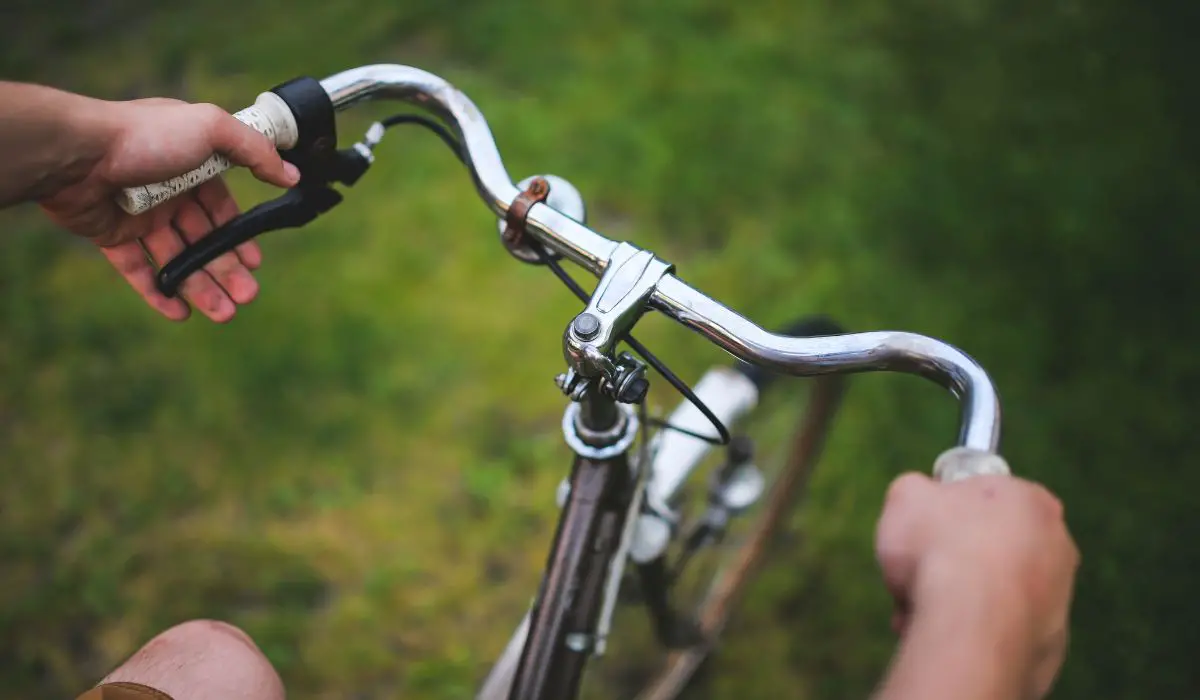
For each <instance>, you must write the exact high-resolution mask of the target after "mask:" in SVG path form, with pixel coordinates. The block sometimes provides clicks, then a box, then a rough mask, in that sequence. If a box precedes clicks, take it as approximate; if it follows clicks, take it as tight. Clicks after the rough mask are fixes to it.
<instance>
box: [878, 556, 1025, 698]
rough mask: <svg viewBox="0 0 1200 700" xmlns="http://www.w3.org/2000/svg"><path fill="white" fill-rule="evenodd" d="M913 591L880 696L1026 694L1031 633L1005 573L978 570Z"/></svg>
mask: <svg viewBox="0 0 1200 700" xmlns="http://www.w3.org/2000/svg"><path fill="white" fill-rule="evenodd" d="M931 573H932V572H931ZM918 589H919V590H918V595H917V596H916V598H915V599H914V601H913V607H912V610H911V617H910V619H909V623H908V627H907V629H906V630H905V633H904V639H903V641H902V642H901V645H900V649H899V651H898V653H897V655H896V657H895V659H894V661H893V666H892V668H891V670H890V671H889V676H888V679H887V681H886V682H885V685H884V687H883V689H882V691H881V693H880V694H879V696H878V697H879V700H910V699H916V698H920V699H921V700H943V699H944V700H1020V699H1023V698H1025V695H1026V692H1027V690H1026V689H1027V687H1028V683H1029V676H1030V674H1031V672H1032V661H1033V653H1032V652H1033V648H1032V647H1033V632H1032V623H1031V619H1030V615H1029V611H1028V606H1027V605H1026V603H1025V601H1024V599H1023V598H1022V596H1021V594H1020V592H1019V591H1018V590H1017V589H1016V587H1014V586H1011V585H1008V584H1007V583H1006V582H1005V580H1004V578H1003V577H996V576H987V575H976V576H956V577H944V578H940V579H938V580H936V582H934V581H930V582H929V583H927V584H926V583H924V582H923V585H921V586H919V587H918Z"/></svg>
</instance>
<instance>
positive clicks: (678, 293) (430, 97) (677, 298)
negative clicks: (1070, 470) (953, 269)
mask: <svg viewBox="0 0 1200 700" xmlns="http://www.w3.org/2000/svg"><path fill="white" fill-rule="evenodd" d="M321 87H323V88H324V89H325V91H326V92H327V93H328V94H329V97H330V99H331V100H332V102H333V105H334V108H335V109H338V110H342V109H346V108H348V107H351V106H352V105H355V104H357V103H359V102H362V101H365V100H375V99H388V100H401V101H404V102H409V103H411V104H413V105H415V106H418V107H421V108H423V109H426V110H428V111H430V112H431V113H433V114H435V115H436V116H438V117H440V118H441V119H443V120H444V121H445V122H446V123H447V125H448V126H450V127H451V128H452V129H453V130H454V131H455V132H456V134H457V135H458V137H459V138H460V140H461V142H462V144H463V150H464V153H463V154H462V155H463V159H464V161H465V163H466V165H467V167H468V170H469V171H470V173H471V178H472V180H473V181H474V183H475V188H476V190H477V191H478V192H479V195H480V196H481V197H482V198H483V201H484V202H485V203H486V204H487V205H488V207H489V208H490V209H491V210H492V211H493V212H494V213H495V214H496V215H497V216H499V217H504V216H505V214H506V213H507V212H508V208H509V205H510V204H511V203H512V202H513V200H514V199H516V198H517V196H518V195H519V194H520V193H521V191H520V190H519V189H518V188H517V186H516V185H515V184H514V183H513V181H512V179H511V178H510V177H509V175H508V172H507V171H506V170H505V168H504V163H503V161H502V160H501V158H500V153H499V151H498V149H497V147H496V141H495V139H494V138H493V137H492V133H491V130H490V129H489V128H488V125H487V121H486V120H485V119H484V117H483V114H482V113H481V112H480V111H479V109H478V108H477V107H476V106H475V104H474V103H473V102H471V100H470V99H469V98H468V97H467V96H466V95H464V94H463V93H462V92H460V91H459V90H457V89H456V88H454V86H452V85H451V84H450V83H448V82H446V81H445V80H443V79H442V78H439V77H438V76H436V75H433V74H432V73H428V72H426V71H423V70H420V69H417V68H412V67H409V66H401V65H386V64H385V65H372V66H363V67H360V68H354V69H351V70H348V71H344V72H342V73H337V74H335V75H332V76H330V77H328V78H326V79H324V80H322V81H321ZM525 222H526V231H527V233H529V234H530V235H532V236H534V237H536V238H537V239H538V240H539V241H540V242H541V243H542V244H543V245H545V246H546V247H547V248H549V249H551V250H553V251H555V252H557V253H559V254H560V255H562V256H563V257H565V258H568V259H570V260H571V261H573V262H575V263H576V264H578V265H579V266H581V267H583V268H584V269H586V270H587V271H588V272H591V273H592V274H594V275H597V276H600V275H602V274H603V273H604V271H605V269H606V268H607V267H608V265H609V262H610V260H612V259H613V256H614V254H615V253H616V252H617V250H618V247H619V246H622V245H626V246H627V245H628V244H621V243H619V242H616V241H612V240H609V239H608V238H605V237H604V236H602V235H600V234H598V233H596V232H595V231H593V230H591V229H590V228H588V227H587V226H584V225H583V224H580V223H578V222H576V221H575V220H573V219H571V218H569V217H567V216H565V215H563V214H561V213H559V212H558V211H556V210H554V209H552V208H550V207H549V206H546V205H545V204H534V205H533V206H532V207H531V208H530V209H529V211H528V216H527V217H526V219H525ZM648 304H649V306H650V307H652V308H654V309H657V310H658V311H660V312H662V313H663V314H665V315H666V316H668V317H670V318H672V319H674V320H675V321H678V322H679V323H681V324H683V325H684V326H686V327H688V328H691V329H692V330H694V331H697V332H698V333H700V334H701V335H703V336H704V337H705V338H707V339H708V340H710V341H711V342H713V343H714V344H716V345H717V346H719V347H721V348H723V349H724V350H726V351H727V352H729V353H731V354H733V355H734V356H736V357H738V358H740V359H742V360H744V361H746V362H749V363H752V364H757V365H762V366H764V367H767V368H769V369H772V370H776V371H780V372H784V373H788V374H793V375H798V376H812V375H819V374H832V373H847V372H869V371H892V372H903V373H908V374H917V375H920V376H923V377H925V378H927V379H930V380H933V381H935V382H937V383H938V384H940V385H942V386H943V387H945V388H947V389H949V390H950V391H951V392H952V393H953V394H954V395H955V396H956V397H958V399H959V402H960V404H961V409H962V411H961V425H960V431H959V444H960V445H962V446H964V447H970V448H973V449H977V450H983V451H987V452H994V451H995V450H996V446H997V443H998V442H999V435H1000V404H999V399H998V397H997V395H996V390H995V387H994V386H993V384H992V381H991V379H990V378H989V377H988V375H987V372H986V371H984V369H983V368H982V367H981V366H980V365H979V364H978V363H976V362H975V361H974V360H973V359H972V358H970V357H969V356H967V355H966V354H965V353H963V352H962V351H960V350H958V349H957V348H955V347H953V346H951V345H949V344H947V343H944V342H942V341H940V340H936V339H933V338H929V337H926V336H922V335H918V334H915V333H904V332H891V331H880V332H868V333H851V334H845V335H837V336H825V337H815V338H793V337H787V336H782V335H776V334H773V333H770V332H768V331H766V330H764V329H763V328H762V327H760V326H758V325H757V324H755V323H753V322H751V321H749V320H748V319H746V318H745V317H743V316H741V315H739V314H738V313H737V312H735V311H733V310H732V309H730V308H728V307H726V306H725V305H723V304H721V303H720V302H718V301H716V300H714V299H712V298H710V297H708V296H706V295H704V294H703V293H701V292H700V291H698V290H696V289H694V288H692V287H690V286H688V285H687V284H686V283H684V282H683V281H682V280H680V279H679V278H678V277H676V276H674V275H672V274H670V273H667V274H663V275H662V276H661V277H660V278H659V279H658V280H657V283H656V284H655V286H654V289H653V290H652V291H651V293H650V294H649V296H648Z"/></svg>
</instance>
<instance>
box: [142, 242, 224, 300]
mask: <svg viewBox="0 0 1200 700" xmlns="http://www.w3.org/2000/svg"><path fill="white" fill-rule="evenodd" d="M142 243H143V244H144V245H145V246H146V250H147V252H149V253H150V257H152V258H153V259H154V262H155V264H157V265H158V266H159V267H160V268H161V267H162V266H163V265H166V264H167V263H168V262H170V261H171V260H172V259H174V258H175V256H177V255H179V253H180V252H182V251H183V238H181V237H180V235H179V234H178V233H176V232H175V230H174V229H172V228H171V226H170V225H166V226H160V227H158V228H156V229H155V230H153V231H151V232H150V233H149V234H148V235H147V236H146V237H145V238H143V239H142ZM179 291H180V294H181V296H183V298H184V299H187V300H188V302H190V303H191V305H192V306H194V307H196V308H197V309H199V310H200V312H201V313H202V314H204V315H205V316H207V317H209V318H210V319H212V320H213V321H215V322H217V323H225V322H227V321H228V320H229V319H231V318H233V314H234V312H235V311H237V307H236V306H235V305H234V303H233V300H232V299H230V298H229V295H228V294H226V293H225V290H224V289H221V287H220V285H218V284H217V283H216V281H214V280H213V278H212V277H211V276H210V275H209V274H208V272H207V271H205V270H198V271H197V272H195V273H193V274H191V275H189V276H188V278H187V279H185V280H184V281H183V283H182V284H181V285H180V287H179Z"/></svg>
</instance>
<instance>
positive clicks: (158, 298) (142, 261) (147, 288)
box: [100, 241, 190, 321]
mask: <svg viewBox="0 0 1200 700" xmlns="http://www.w3.org/2000/svg"><path fill="white" fill-rule="evenodd" d="M100 252H102V253H104V257H106V258H108V262H109V263H111V264H112V266H113V267H114V268H116V270H117V272H119V273H121V276H122V277H124V278H125V281H126V282H128V283H129V286H131V287H133V289H134V291H136V292H137V293H138V294H141V295H142V298H143V299H145V300H146V303H147V304H149V305H150V308H152V309H154V310H155V311H157V312H159V313H160V314H162V315H163V316H166V317H167V318H169V319H171V320H172V321H184V320H187V317H188V316H189V315H190V310H189V309H188V305H187V304H185V303H184V302H183V300H182V299H171V298H170V297H167V296H166V295H164V294H163V293H162V292H160V291H158V287H156V286H155V285H154V267H153V266H152V265H151V264H150V261H149V260H148V259H147V258H146V251H145V250H143V249H142V246H141V245H139V244H138V242H137V241H130V242H128V243H122V244H121V245H117V246H112V247H108V248H100Z"/></svg>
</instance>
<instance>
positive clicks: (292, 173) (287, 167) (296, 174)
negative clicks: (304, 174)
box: [283, 160, 300, 185]
mask: <svg viewBox="0 0 1200 700" xmlns="http://www.w3.org/2000/svg"><path fill="white" fill-rule="evenodd" d="M283 174H284V175H287V179H288V182H291V183H292V184H293V185H294V184H296V183H297V182H300V169H299V168H297V167H296V166H295V165H293V164H291V163H289V162H287V161H286V160H285V161H283Z"/></svg>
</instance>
